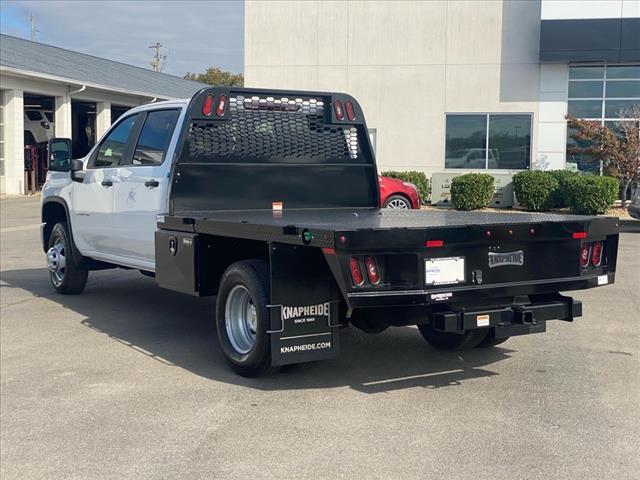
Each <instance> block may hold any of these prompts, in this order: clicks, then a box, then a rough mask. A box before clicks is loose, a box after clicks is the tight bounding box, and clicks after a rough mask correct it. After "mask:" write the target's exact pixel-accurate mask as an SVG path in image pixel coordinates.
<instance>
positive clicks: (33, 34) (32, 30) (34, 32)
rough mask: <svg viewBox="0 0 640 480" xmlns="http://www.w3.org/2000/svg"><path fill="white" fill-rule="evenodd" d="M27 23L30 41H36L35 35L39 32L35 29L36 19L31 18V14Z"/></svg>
mask: <svg viewBox="0 0 640 480" xmlns="http://www.w3.org/2000/svg"><path fill="white" fill-rule="evenodd" d="M29 21H30V23H31V41H32V42H35V41H36V35H37V34H38V33H40V30H38V29H36V19H35V17H34V16H33V13H32V14H31V16H30V17H29Z"/></svg>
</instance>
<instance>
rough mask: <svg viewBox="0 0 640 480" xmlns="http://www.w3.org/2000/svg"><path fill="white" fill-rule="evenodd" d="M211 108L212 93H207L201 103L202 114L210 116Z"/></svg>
mask: <svg viewBox="0 0 640 480" xmlns="http://www.w3.org/2000/svg"><path fill="white" fill-rule="evenodd" d="M212 110H213V95H211V94H209V95H207V96H206V97H204V103H203V104H202V114H203V115H205V116H207V117H210V116H211V111H212Z"/></svg>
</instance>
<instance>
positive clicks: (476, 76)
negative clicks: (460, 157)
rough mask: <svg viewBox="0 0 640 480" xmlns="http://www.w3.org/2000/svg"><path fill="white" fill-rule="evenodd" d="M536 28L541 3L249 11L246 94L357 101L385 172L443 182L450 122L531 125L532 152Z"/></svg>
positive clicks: (336, 5)
mask: <svg viewBox="0 0 640 480" xmlns="http://www.w3.org/2000/svg"><path fill="white" fill-rule="evenodd" d="M539 24H540V2H539V1H538V0H535V1H533V0H532V1H517V2H504V3H503V2H499V1H429V2H415V1H378V2H367V1H364V2H362V1H346V2H342V1H335V2H334V1H322V0H321V1H283V2H276V1H269V2H266V1H253V0H248V1H247V2H246V6H245V78H246V84H247V86H250V87H267V88H269V87H271V88H276V87H277V88H296V89H309V90H313V89H319V90H336V91H347V92H349V93H350V94H352V95H354V96H355V97H356V98H357V99H358V100H359V101H360V103H361V104H362V106H363V108H364V109H365V114H366V117H367V123H368V125H369V127H370V128H375V129H376V133H377V157H378V163H379V166H380V169H381V170H385V169H391V168H393V169H418V170H423V171H425V172H426V173H432V172H434V171H439V170H442V169H443V167H444V141H445V113H446V112H524V113H533V114H534V124H533V125H532V135H533V144H532V151H533V152H535V151H536V137H537V130H538V129H537V127H536V119H537V113H538V112H537V108H538V99H539V98H538V93H539V81H540V67H539V64H538V45H539ZM533 156H534V158H532V163H535V155H533Z"/></svg>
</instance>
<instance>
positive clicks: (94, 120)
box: [0, 35, 204, 194]
mask: <svg viewBox="0 0 640 480" xmlns="http://www.w3.org/2000/svg"><path fill="white" fill-rule="evenodd" d="M203 86H204V85H203V84H200V83H197V82H191V81H188V80H184V79H182V78H179V77H174V76H172V75H167V74H164V73H157V72H154V71H152V70H147V69H144V68H139V67H135V66H133V65H127V64H124V63H120V62H114V61H111V60H106V59H104V58H98V57H94V56H91V55H85V54H82V53H78V52H73V51H69V50H65V49H62V48H57V47H52V46H49V45H45V44H42V43H37V42H31V41H28V40H23V39H21V38H16V37H12V36H8V35H0V97H1V98H0V191H1V193H9V194H21V193H24V191H25V181H26V182H27V183H29V179H30V178H31V179H35V182H36V183H38V184H39V183H42V181H43V180H44V178H43V177H44V175H43V174H42V173H43V172H44V169H45V168H46V161H45V158H43V157H45V156H46V147H45V145H46V140H47V138H48V137H51V136H53V135H55V136H57V137H67V138H71V139H72V141H73V152H74V156H76V157H79V156H82V155H83V154H85V153H87V152H88V150H89V149H90V148H91V147H92V146H93V144H94V143H95V142H96V139H98V138H99V137H100V136H101V135H102V134H103V133H104V132H106V130H107V129H108V128H109V126H110V125H111V123H112V122H113V121H114V120H115V119H116V118H118V116H120V115H122V113H124V112H125V111H127V110H128V109H129V108H131V107H134V106H137V105H142V104H144V103H149V102H155V101H159V100H169V99H174V98H184V97H189V96H191V95H192V94H193V93H194V92H196V91H197V90H199V89H200V88H202V87H203ZM25 145H26V146H27V149H28V150H29V146H33V152H35V155H34V156H33V162H32V161H31V160H32V158H31V153H30V154H29V155H30V157H29V159H28V161H26V160H25ZM27 163H28V164H29V166H28V168H30V169H34V168H35V169H37V170H38V171H37V175H36V173H34V174H33V177H31V176H30V175H27V176H25V165H26V164H27ZM32 163H33V165H39V166H40V168H36V167H34V166H33V165H32ZM36 187H37V185H36Z"/></svg>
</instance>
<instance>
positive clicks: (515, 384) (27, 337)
mask: <svg viewBox="0 0 640 480" xmlns="http://www.w3.org/2000/svg"><path fill="white" fill-rule="evenodd" d="M0 207H1V210H0V242H1V244H0V246H1V264H2V265H1V282H0V284H1V287H0V309H1V312H0V313H1V316H0V317H1V318H0V478H2V480H10V479H62V478H73V479H123V478H144V479H175V478H185V479H186V478H188V479H200V478H203V479H204V478H211V479H213V478H215V479H226V478H230V479H247V478H256V479H262V478H278V479H294V478H314V479H315V478H347V479H356V478H367V479H373V478H381V479H392V478H393V479H395V478H420V479H431V478H433V479H474V480H480V479H492V480H494V479H528V480H530V479H545V480H546V479H581V480H582V479H616V480H622V479H634V480H637V479H638V478H640V363H639V358H640V357H639V356H640V234H638V233H625V234H623V235H621V243H620V257H619V262H618V275H617V280H616V283H615V285H610V286H606V287H602V288H597V289H593V290H588V291H581V292H575V297H576V298H578V299H580V300H582V301H583V302H584V317H582V318H580V319H578V320H576V321H575V322H574V323H568V322H559V321H558V322H549V324H548V331H547V333H545V334H538V335H529V336H524V337H516V338H512V339H510V340H509V341H507V342H506V343H505V344H503V345H502V346H501V347H498V348H494V349H490V350H472V351H468V352H463V353H450V354H449V353H442V352H438V351H435V350H433V349H432V348H430V347H429V346H428V345H427V344H426V343H425V342H424V340H423V339H422V337H421V336H420V335H419V333H418V331H417V329H415V328H394V329H389V330H387V331H385V332H384V333H382V334H379V335H368V334H365V333H362V332H360V331H358V330H356V329H354V328H351V329H349V330H347V331H346V332H345V334H344V335H343V339H342V350H343V352H342V355H341V356H340V357H339V358H337V359H334V360H331V361H325V362H318V363H312V364H305V365H298V366H293V367H288V368H286V369H285V370H284V371H283V372H282V373H280V374H278V375H275V376H271V377H267V378H260V379H244V378H241V377H238V376H236V375H235V374H233V373H232V372H231V371H230V370H229V368H227V366H226V365H225V363H224V360H223V358H222V355H221V354H220V352H219V351H218V350H217V347H216V340H215V333H214V326H213V300H212V299H210V298H205V299H198V298H193V297H189V296H185V295H181V294H178V293H173V292H169V291H165V290H162V289H160V288H158V287H156V286H155V283H154V280H153V279H151V278H147V277H144V276H142V275H141V274H140V273H138V272H136V271H125V270H108V271H102V272H92V273H91V274H90V281H89V284H88V286H87V289H86V291H85V293H84V294H82V295H79V296H61V295H57V294H55V293H54V292H53V289H52V287H51V286H50V283H49V279H48V274H47V270H46V268H45V258H44V253H43V251H42V249H41V248H40V245H39V239H38V236H39V230H38V226H39V210H38V208H39V206H38V199H37V198H3V199H2V200H0ZM541 261H543V260H542V259H541Z"/></svg>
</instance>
